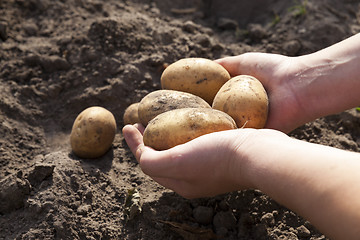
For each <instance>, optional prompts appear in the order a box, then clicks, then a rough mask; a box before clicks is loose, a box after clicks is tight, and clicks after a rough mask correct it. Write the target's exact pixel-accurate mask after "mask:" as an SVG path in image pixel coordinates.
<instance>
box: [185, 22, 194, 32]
mask: <svg viewBox="0 0 360 240" xmlns="http://www.w3.org/2000/svg"><path fill="white" fill-rule="evenodd" d="M182 28H183V30H184V31H185V32H188V33H194V32H195V31H196V30H197V26H196V25H195V23H194V22H193V21H186V22H185V23H184V25H183V26H182Z"/></svg>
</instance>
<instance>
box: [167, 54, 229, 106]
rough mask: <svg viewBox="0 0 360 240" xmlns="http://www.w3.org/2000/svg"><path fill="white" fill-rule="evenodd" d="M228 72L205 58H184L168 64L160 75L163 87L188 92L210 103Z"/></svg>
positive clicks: (226, 78) (226, 77)
mask: <svg viewBox="0 0 360 240" xmlns="http://www.w3.org/2000/svg"><path fill="white" fill-rule="evenodd" d="M229 79H230V74H229V73H228V72H227V71H226V69H225V68H224V67H223V66H221V65H220V64H218V63H216V62H214V61H212V60H209V59H205V58H184V59H180V60H179V61H176V62H174V63H172V64H170V65H169V66H168V67H167V68H166V69H165V70H164V72H163V74H162V75H161V86H162V88H163V89H172V90H178V91H183V92H189V93H192V94H194V95H196V96H199V97H201V98H203V99H204V100H205V101H207V102H208V103H209V104H212V102H213V99H214V97H215V95H216V93H217V92H218V91H219V89H220V88H221V86H222V85H223V84H224V83H225V82H226V81H228V80H229Z"/></svg>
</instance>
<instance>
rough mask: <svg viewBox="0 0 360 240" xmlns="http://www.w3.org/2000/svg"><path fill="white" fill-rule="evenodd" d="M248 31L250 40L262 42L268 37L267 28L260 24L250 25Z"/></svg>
mask: <svg viewBox="0 0 360 240" xmlns="http://www.w3.org/2000/svg"><path fill="white" fill-rule="evenodd" d="M248 31H249V36H250V38H251V39H253V40H261V39H263V38H265V37H266V36H267V35H268V34H267V32H266V30H265V28H263V26H261V25H260V24H249V25H248Z"/></svg>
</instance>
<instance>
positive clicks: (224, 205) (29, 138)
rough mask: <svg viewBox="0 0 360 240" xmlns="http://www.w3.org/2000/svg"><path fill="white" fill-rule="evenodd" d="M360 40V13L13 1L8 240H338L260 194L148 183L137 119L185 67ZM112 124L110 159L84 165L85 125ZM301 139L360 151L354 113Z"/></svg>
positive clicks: (7, 50)
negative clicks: (132, 147)
mask: <svg viewBox="0 0 360 240" xmlns="http://www.w3.org/2000/svg"><path fill="white" fill-rule="evenodd" d="M359 31H360V1H359V0H346V1H344V0H308V1H300V0H299V1H288V0H272V1H268V0H252V1H247V0H246V1H234V0H229V1H225V2H224V1H220V0H195V1H188V0H187V1H180V0H174V1H167V0H166V1H164V0H163V1H161V0H153V1H150V0H136V1H126V0H107V1H101V0H76V1H70V0H59V1H51V0H2V1H0V136H1V138H0V239H216V238H217V239H312V240H315V239H316V240H320V239H328V238H327V237H326V236H324V235H323V234H322V233H321V232H319V231H317V229H316V228H314V227H313V225H312V224H311V223H310V222H308V221H306V220H304V219H303V218H301V217H300V216H298V215H297V214H296V213H294V212H292V211H290V210H288V209H286V208H284V207H283V206H281V205H279V204H278V203H276V202H275V201H273V200H272V199H271V198H269V197H268V196H266V195H264V194H262V193H261V192H260V191H254V190H251V191H250V190H249V191H239V192H232V193H229V194H225V195H221V196H217V197H213V198H203V199H195V200H187V199H184V198H182V197H181V196H179V195H177V194H176V193H174V192H172V191H170V190H166V189H164V188H163V187H161V186H160V185H158V184H157V183H155V182H154V181H152V180H151V179H150V178H149V177H147V176H146V175H144V174H143V173H142V171H141V170H140V168H139V166H138V163H137V162H136V160H135V158H134V157H133V156H132V154H131V152H130V151H129V149H128V147H127V145H126V143H125V141H124V139H123V136H122V134H121V131H120V129H121V128H122V126H123V123H122V116H123V113H124V110H125V109H126V107H127V106H129V105H130V104H131V103H133V102H138V101H140V100H141V99H142V97H144V96H145V95H146V94H148V93H149V92H151V91H154V90H158V89H160V76H161V73H162V71H163V70H164V67H165V66H167V65H168V64H170V63H172V62H174V61H176V60H178V59H180V58H185V57H203V58H209V59H216V58H219V57H223V56H227V55H238V54H241V53H244V52H249V51H261V52H269V53H280V54H285V55H288V56H298V55H302V54H307V53H311V52H314V51H316V50H319V49H322V48H324V47H327V46H329V45H331V44H333V43H336V42H338V41H340V40H342V39H345V38H347V37H349V36H351V35H353V34H355V33H357V32H359ZM94 105H97V106H102V107H105V108H106V109H108V110H110V111H111V112H112V113H113V114H114V116H115V118H116V120H117V125H118V129H119V130H118V132H117V134H116V137H115V141H114V144H113V147H112V148H111V150H110V151H109V152H108V153H107V154H106V155H104V156H103V157H101V158H99V159H93V160H84V159H80V158H77V157H76V156H75V155H73V154H72V153H71V149H70V144H69V135H70V131H71V126H72V124H73V121H74V120H75V118H76V116H77V115H78V114H79V113H80V112H81V111H82V110H84V109H85V108H87V107H89V106H94ZM291 136H292V137H295V138H298V139H302V140H304V141H308V142H315V143H320V144H324V145H328V146H333V147H337V148H341V149H347V150H351V151H356V152H359V151H360V113H359V112H358V111H356V110H355V109H350V110H348V111H345V112H342V113H339V114H336V115H332V116H328V117H325V118H321V119H318V120H316V121H314V122H311V123H308V124H305V125H304V126H302V127H300V128H298V129H296V130H295V131H293V132H292V133H291Z"/></svg>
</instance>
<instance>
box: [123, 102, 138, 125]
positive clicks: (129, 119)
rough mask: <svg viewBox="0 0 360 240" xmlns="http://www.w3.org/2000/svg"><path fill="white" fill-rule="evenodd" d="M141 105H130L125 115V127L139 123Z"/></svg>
mask: <svg viewBox="0 0 360 240" xmlns="http://www.w3.org/2000/svg"><path fill="white" fill-rule="evenodd" d="M139 104H140V103H133V104H130V106H128V107H127V108H126V109H125V112H124V115H123V122H124V125H126V124H135V123H138V122H139V114H138V109H139Z"/></svg>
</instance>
